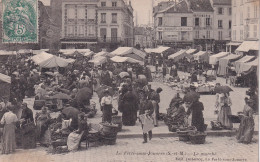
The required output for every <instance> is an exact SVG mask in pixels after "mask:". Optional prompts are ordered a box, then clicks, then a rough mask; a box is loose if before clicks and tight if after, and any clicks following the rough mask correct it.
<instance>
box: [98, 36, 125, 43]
mask: <svg viewBox="0 0 260 162" xmlns="http://www.w3.org/2000/svg"><path fill="white" fill-rule="evenodd" d="M98 41H99V42H100V43H120V42H121V37H106V38H105V37H98Z"/></svg>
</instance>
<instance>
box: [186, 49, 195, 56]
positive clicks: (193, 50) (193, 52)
mask: <svg viewBox="0 0 260 162" xmlns="http://www.w3.org/2000/svg"><path fill="white" fill-rule="evenodd" d="M196 51H197V49H192V48H191V49H188V50H187V51H186V53H187V54H189V55H193V54H195V53H196Z"/></svg>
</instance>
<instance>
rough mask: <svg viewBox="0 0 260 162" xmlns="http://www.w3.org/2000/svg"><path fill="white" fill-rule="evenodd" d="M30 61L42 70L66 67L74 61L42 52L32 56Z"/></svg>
mask: <svg viewBox="0 0 260 162" xmlns="http://www.w3.org/2000/svg"><path fill="white" fill-rule="evenodd" d="M32 60H33V61H34V62H35V64H37V65H39V66H40V67H43V68H53V67H66V66H68V64H69V63H72V62H74V61H75V60H72V59H69V60H68V59H64V58H61V57H57V56H55V55H52V54H49V53H46V52H42V53H40V54H38V55H35V56H33V57H32Z"/></svg>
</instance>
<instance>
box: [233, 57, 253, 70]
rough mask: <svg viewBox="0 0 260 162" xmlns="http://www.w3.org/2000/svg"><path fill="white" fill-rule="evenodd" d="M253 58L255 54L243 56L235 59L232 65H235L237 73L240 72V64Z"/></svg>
mask: <svg viewBox="0 0 260 162" xmlns="http://www.w3.org/2000/svg"><path fill="white" fill-rule="evenodd" d="M254 58H255V56H244V57H242V58H241V59H239V60H237V61H235V62H234V66H235V71H236V73H237V74H239V73H241V72H242V70H241V65H242V64H244V63H246V62H249V61H251V60H253V59H254Z"/></svg>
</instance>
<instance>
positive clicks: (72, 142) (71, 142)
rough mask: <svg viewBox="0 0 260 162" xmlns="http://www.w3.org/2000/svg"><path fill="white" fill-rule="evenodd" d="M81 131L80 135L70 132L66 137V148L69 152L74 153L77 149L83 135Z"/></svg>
mask: <svg viewBox="0 0 260 162" xmlns="http://www.w3.org/2000/svg"><path fill="white" fill-rule="evenodd" d="M83 133H84V132H83V131H82V133H80V134H78V133H76V132H72V133H70V134H69V136H68V140H67V146H68V150H69V151H74V150H77V149H78V146H79V143H80V140H81V137H82V135H83Z"/></svg>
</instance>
